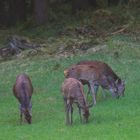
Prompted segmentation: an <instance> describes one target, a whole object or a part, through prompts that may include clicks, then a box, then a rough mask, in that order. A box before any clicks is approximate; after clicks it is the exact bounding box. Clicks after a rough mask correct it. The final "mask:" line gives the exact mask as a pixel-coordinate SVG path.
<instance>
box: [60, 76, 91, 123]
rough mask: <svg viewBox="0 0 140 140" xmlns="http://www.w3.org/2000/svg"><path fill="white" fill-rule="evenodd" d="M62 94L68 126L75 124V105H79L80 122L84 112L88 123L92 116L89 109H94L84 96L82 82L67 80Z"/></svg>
mask: <svg viewBox="0 0 140 140" xmlns="http://www.w3.org/2000/svg"><path fill="white" fill-rule="evenodd" d="M62 93H63V97H64V103H65V109H66V124H68V125H71V124H72V123H73V119H72V115H73V103H76V104H77V107H78V109H79V115H80V120H81V121H82V116H81V110H82V112H83V120H84V122H85V123H87V122H88V118H89V115H90V114H89V107H92V105H93V103H92V104H91V105H87V102H86V99H85V96H84V91H83V85H82V84H81V82H80V81H78V80H77V79H75V78H67V79H65V81H64V83H63V84H62Z"/></svg>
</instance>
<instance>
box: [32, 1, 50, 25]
mask: <svg viewBox="0 0 140 140" xmlns="http://www.w3.org/2000/svg"><path fill="white" fill-rule="evenodd" d="M48 8H49V0H34V18H35V24H37V25H43V24H46V23H47V21H48Z"/></svg>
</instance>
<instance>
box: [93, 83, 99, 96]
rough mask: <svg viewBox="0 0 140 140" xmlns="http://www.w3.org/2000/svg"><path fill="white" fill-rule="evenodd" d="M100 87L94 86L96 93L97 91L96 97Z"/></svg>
mask: <svg viewBox="0 0 140 140" xmlns="http://www.w3.org/2000/svg"><path fill="white" fill-rule="evenodd" d="M98 89H99V86H98V85H94V91H95V95H96V96H97V92H98Z"/></svg>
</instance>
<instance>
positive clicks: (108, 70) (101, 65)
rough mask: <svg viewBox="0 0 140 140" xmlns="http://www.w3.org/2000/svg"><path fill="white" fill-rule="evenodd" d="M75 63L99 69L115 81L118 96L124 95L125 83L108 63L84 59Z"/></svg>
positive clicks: (110, 79)
mask: <svg viewBox="0 0 140 140" xmlns="http://www.w3.org/2000/svg"><path fill="white" fill-rule="evenodd" d="M77 65H92V66H94V67H96V68H98V69H99V71H100V73H101V74H103V75H105V76H106V77H107V79H108V80H109V81H111V82H113V83H115V85H116V87H117V90H118V94H119V96H124V91H125V83H124V81H123V80H121V78H120V77H118V75H117V74H116V73H115V72H114V71H113V70H112V69H111V67H110V66H109V65H107V64H106V63H104V62H101V61H96V60H94V61H92V60H84V61H80V62H79V63H77Z"/></svg>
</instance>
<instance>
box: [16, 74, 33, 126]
mask: <svg viewBox="0 0 140 140" xmlns="http://www.w3.org/2000/svg"><path fill="white" fill-rule="evenodd" d="M32 93H33V86H32V82H31V80H30V78H29V76H28V75H26V74H24V73H23V74H20V75H18V76H17V78H16V82H15V84H14V86H13V94H14V96H15V97H16V98H17V100H18V101H19V103H20V124H22V122H23V116H24V119H25V120H26V122H27V123H28V124H31V123H32V104H31V97H32Z"/></svg>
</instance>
